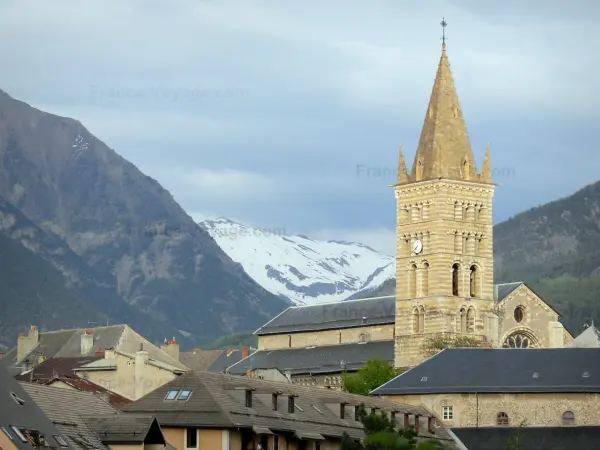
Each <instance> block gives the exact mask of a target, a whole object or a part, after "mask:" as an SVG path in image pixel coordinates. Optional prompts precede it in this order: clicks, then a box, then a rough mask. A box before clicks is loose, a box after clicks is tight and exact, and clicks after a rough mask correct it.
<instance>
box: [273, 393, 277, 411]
mask: <svg viewBox="0 0 600 450" xmlns="http://www.w3.org/2000/svg"><path fill="white" fill-rule="evenodd" d="M277 397H278V395H277V393H274V394H273V397H272V401H273V411H277V403H278V401H277V400H278V399H277Z"/></svg>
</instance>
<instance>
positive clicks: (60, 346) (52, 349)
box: [2, 325, 187, 370]
mask: <svg viewBox="0 0 600 450" xmlns="http://www.w3.org/2000/svg"><path fill="white" fill-rule="evenodd" d="M88 329H89V330H92V332H93V335H94V345H93V346H92V347H91V349H90V351H89V352H88V353H87V354H86V355H82V354H81V335H82V334H83V333H84V332H85V331H86V330H88ZM141 346H143V349H144V350H145V351H147V352H148V357H149V358H152V359H155V360H157V361H161V362H164V363H167V364H169V365H171V366H174V367H177V368H178V369H181V370H187V367H186V366H184V365H183V364H181V363H180V362H179V361H177V360H176V359H174V358H173V357H171V356H170V355H168V354H167V353H165V352H164V351H162V350H161V349H160V348H159V347H157V346H155V345H154V344H152V343H151V342H150V341H148V340H147V339H146V338H144V337H143V336H141V335H140V334H138V333H137V332H135V331H134V330H132V329H131V328H130V327H129V326H128V325H110V326H106V327H96V328H75V329H71V330H59V331H44V332H40V334H39V343H38V345H37V347H35V348H34V349H33V350H32V352H33V353H38V354H43V355H44V357H45V358H46V359H50V358H55V357H78V356H94V355H95V354H96V352H97V351H102V350H105V349H107V348H113V349H115V350H117V351H121V352H125V353H132V354H134V353H135V352H137V351H138V350H139V349H140V347H141ZM16 359H17V349H16V348H13V349H12V350H11V351H9V352H8V353H7V354H6V356H5V357H4V358H2V361H3V363H4V364H9V363H10V364H17V363H19V362H20V361H17V360H16ZM5 360H6V361H5Z"/></svg>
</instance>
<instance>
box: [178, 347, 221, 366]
mask: <svg viewBox="0 0 600 450" xmlns="http://www.w3.org/2000/svg"><path fill="white" fill-rule="evenodd" d="M223 352H224V350H202V349H201V348H196V349H194V350H193V351H191V352H180V353H179V361H180V362H181V363H182V364H184V365H185V366H186V367H189V368H190V369H192V370H199V371H204V370H208V368H209V367H210V366H211V365H212V363H214V362H215V361H216V360H217V358H219V356H221V353H223Z"/></svg>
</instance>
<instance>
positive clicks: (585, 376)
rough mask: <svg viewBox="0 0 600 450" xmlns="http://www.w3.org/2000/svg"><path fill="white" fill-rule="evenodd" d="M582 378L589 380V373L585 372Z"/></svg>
mask: <svg viewBox="0 0 600 450" xmlns="http://www.w3.org/2000/svg"><path fill="white" fill-rule="evenodd" d="M581 376H582V377H583V378H589V377H590V373H589V372H583V374H582V375H581Z"/></svg>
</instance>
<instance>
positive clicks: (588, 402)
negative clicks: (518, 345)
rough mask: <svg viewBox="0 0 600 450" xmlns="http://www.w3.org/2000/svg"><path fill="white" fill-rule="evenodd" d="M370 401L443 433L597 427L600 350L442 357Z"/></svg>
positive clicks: (466, 351) (453, 352)
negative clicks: (412, 409) (425, 414)
mask: <svg viewBox="0 0 600 450" xmlns="http://www.w3.org/2000/svg"><path fill="white" fill-rule="evenodd" d="M371 394H373V395H377V396H382V397H383V398H387V399H390V400H394V401H397V402H398V403H401V404H408V405H418V406H422V407H424V408H425V409H427V410H428V411H429V412H430V413H431V414H433V415H435V416H436V417H437V418H438V419H439V420H440V421H441V423H443V424H444V425H446V426H447V427H450V428H455V427H459V428H469V427H493V426H500V427H509V426H511V427H518V426H520V425H522V424H527V426H533V427H536V426H545V427H560V426H572V425H598V424H599V423H600V408H598V405H600V349H595V348H557V349H489V348H453V349H446V350H443V351H442V352H440V353H438V354H437V355H435V356H433V357H432V358H430V359H428V360H426V361H424V362H423V363H422V364H420V365H418V366H417V367H414V368H412V369H410V370H409V371H407V372H405V373H403V374H402V375H399V376H398V377H396V378H394V379H393V380H391V381H389V382H387V383H386V384H384V385H382V386H380V387H378V388H377V389H375V390H374V391H373V392H372V393H371Z"/></svg>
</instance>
